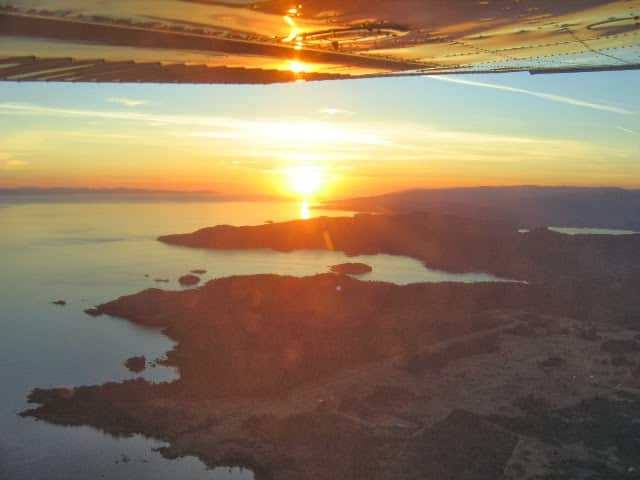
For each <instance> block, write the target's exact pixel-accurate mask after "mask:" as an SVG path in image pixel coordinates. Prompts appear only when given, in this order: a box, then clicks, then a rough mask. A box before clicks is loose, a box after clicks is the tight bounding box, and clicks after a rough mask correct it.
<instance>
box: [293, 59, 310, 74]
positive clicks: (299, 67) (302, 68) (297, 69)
mask: <svg viewBox="0 0 640 480" xmlns="http://www.w3.org/2000/svg"><path fill="white" fill-rule="evenodd" d="M289 70H291V71H292V72H293V73H304V72H308V71H309V66H308V65H305V64H304V63H302V62H298V61H297V60H292V61H291V62H289Z"/></svg>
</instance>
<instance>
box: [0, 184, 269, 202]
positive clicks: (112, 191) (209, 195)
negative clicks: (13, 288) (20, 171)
mask: <svg viewBox="0 0 640 480" xmlns="http://www.w3.org/2000/svg"><path fill="white" fill-rule="evenodd" d="M272 199H273V197H268V196H265V195H262V196H260V195H252V196H246V195H244V196H240V195H225V194H221V193H218V192H215V191H211V190H191V191H180V190H149V189H139V188H68V187H55V188H39V187H20V188H4V189H3V188H0V203H54V202H60V201H62V202H91V201H104V202H136V201H138V202H145V201H174V202H192V201H230V200H272Z"/></svg>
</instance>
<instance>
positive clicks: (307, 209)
mask: <svg viewBox="0 0 640 480" xmlns="http://www.w3.org/2000/svg"><path fill="white" fill-rule="evenodd" d="M300 218H301V219H303V220H308V219H309V218H311V205H310V204H309V202H308V201H306V200H305V201H304V202H302V203H301V204H300Z"/></svg>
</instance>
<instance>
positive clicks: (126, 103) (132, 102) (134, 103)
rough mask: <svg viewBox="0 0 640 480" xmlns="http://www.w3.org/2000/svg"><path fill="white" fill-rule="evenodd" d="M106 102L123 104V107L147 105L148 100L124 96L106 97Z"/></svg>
mask: <svg viewBox="0 0 640 480" xmlns="http://www.w3.org/2000/svg"><path fill="white" fill-rule="evenodd" d="M107 102H109V103H116V104H118V105H123V106H125V107H141V106H143V105H149V103H151V102H149V101H148V100H138V99H135V98H124V97H110V98H107Z"/></svg>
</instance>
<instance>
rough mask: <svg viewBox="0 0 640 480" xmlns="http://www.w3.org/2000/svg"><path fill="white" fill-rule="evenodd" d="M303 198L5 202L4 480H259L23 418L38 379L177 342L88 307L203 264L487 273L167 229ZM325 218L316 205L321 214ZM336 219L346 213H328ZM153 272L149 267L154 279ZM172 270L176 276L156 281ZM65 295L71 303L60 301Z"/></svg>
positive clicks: (391, 274) (297, 271)
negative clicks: (223, 240)
mask: <svg viewBox="0 0 640 480" xmlns="http://www.w3.org/2000/svg"><path fill="white" fill-rule="evenodd" d="M300 214H301V209H300V205H299V204H294V203H276V202H265V203H259V204H257V203H249V202H244V203H243V202H239V203H223V202H218V203H66V204H64V203H62V204H60V203H54V204H48V203H36V204H22V205H5V206H3V207H0V226H1V228H2V232H3V235H2V236H1V237H0V252H2V253H1V258H0V259H1V262H0V263H1V264H2V272H3V275H2V276H1V277H0V328H2V331H3V332H4V333H3V336H2V337H1V338H0V377H1V378H3V379H4V381H3V386H2V389H3V398H4V401H3V402H2V404H1V405H0V466H2V469H3V470H4V471H3V470H0V478H12V479H15V480H23V479H24V480H26V479H39V478H47V479H81V478H112V479H116V478H137V479H147V478H148V479H172V478H184V477H186V476H188V478H193V479H199V478H202V479H205V478H207V479H210V478H213V479H216V480H227V479H233V480H241V479H242V480H244V479H248V478H252V474H251V473H250V472H249V471H247V470H244V471H243V470H240V469H232V470H228V469H224V468H222V469H216V470H214V471H213V472H212V471H210V470H209V471H208V470H206V468H205V466H204V465H203V464H202V463H201V462H200V461H199V460H196V459H195V458H184V459H178V460H166V459H164V458H162V457H161V455H160V454H159V453H157V452H154V451H153V449H154V448H158V447H161V446H162V445H163V444H162V443H161V442H157V441H153V440H148V439H143V438H140V437H134V438H129V439H115V438H113V437H111V436H109V435H106V434H103V433H101V432H98V431H96V430H94V429H91V428H87V427H80V428H76V427H68V428H67V427H58V426H52V425H48V424H45V423H43V422H37V421H34V420H33V419H23V418H21V417H19V416H18V415H17V413H18V412H20V411H22V410H24V409H25V408H27V406H28V405H27V403H26V398H27V396H28V394H29V392H30V391H31V390H32V389H33V388H35V387H41V388H46V387H58V386H79V385H90V384H99V383H103V382H107V381H122V380H124V379H128V378H134V377H135V376H136V375H135V374H133V373H131V372H129V371H128V370H127V369H126V368H125V367H124V365H123V362H124V361H125V360H126V359H127V358H128V357H130V356H134V355H145V356H146V357H147V359H148V360H153V359H155V358H158V357H162V356H163V355H164V354H165V352H166V351H167V350H169V349H171V347H172V342H171V341H170V340H169V339H168V338H166V337H165V336H163V335H162V334H161V333H160V332H156V331H153V330H148V329H143V328H140V327H136V326H134V325H132V324H130V323H128V322H125V321H122V320H119V319H110V318H108V317H98V318H93V317H90V316H88V315H86V314H84V313H83V310H84V309H86V308H89V307H91V306H93V305H96V304H98V303H102V302H105V301H108V300H112V299H115V298H117V297H119V296H121V295H125V294H131V293H135V292H137V291H140V290H142V289H145V288H150V287H156V288H163V289H176V288H180V287H179V285H178V283H177V281H176V280H177V278H178V277H179V276H180V275H183V274H185V273H187V272H188V271H189V270H192V269H196V268H203V269H206V270H207V274H206V275H203V280H204V281H207V280H209V279H212V278H217V277H224V276H229V275H238V274H243V275H244V274H255V273H280V274H289V275H297V276H303V275H312V274H316V273H323V272H327V271H328V267H329V266H330V265H332V264H335V263H340V262H344V261H364V262H366V263H368V264H370V265H372V266H373V272H372V273H371V274H369V275H367V276H364V277H362V278H364V279H370V280H384V281H392V282H395V283H411V282H418V281H420V282H423V281H445V280H448V281H452V280H453V281H488V280H492V279H493V277H491V276H489V275H485V274H464V275H460V274H448V273H445V272H438V271H433V270H428V269H426V268H424V267H423V265H422V264H421V263H420V262H419V261H417V260H413V259H409V258H404V257H396V256H390V255H377V256H359V257H346V256H345V255H344V254H342V253H337V252H292V253H279V252H273V251H268V250H256V251H221V252H216V251H207V250H198V249H190V248H180V247H173V246H169V245H165V244H163V243H160V242H158V241H156V240H155V238H156V237H157V236H158V235H161V234H166V233H177V232H189V231H193V230H195V229H198V228H201V227H204V226H210V225H216V224H233V225H246V224H261V223H263V222H265V221H266V220H273V221H283V220H288V219H293V218H298V217H299V216H300ZM313 214H315V215H318V214H325V212H315V213H314V212H313V211H312V215H313ZM329 214H330V215H346V214H345V213H342V212H331V213H329ZM145 275H148V277H146V276H145ZM155 278H166V279H169V280H170V283H156V282H155V281H154V279H155ZM59 299H62V300H65V301H67V302H68V303H67V305H66V306H64V307H60V306H56V305H53V304H52V303H51V302H52V301H55V300H59ZM141 376H143V377H144V378H147V379H149V380H153V381H170V380H172V379H175V378H176V372H175V371H174V370H173V369H171V368H167V367H161V366H157V367H155V368H148V369H147V370H146V371H145V372H143V373H142V374H141Z"/></svg>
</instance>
